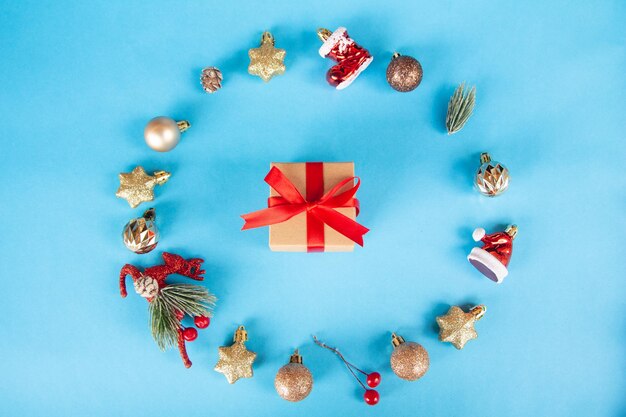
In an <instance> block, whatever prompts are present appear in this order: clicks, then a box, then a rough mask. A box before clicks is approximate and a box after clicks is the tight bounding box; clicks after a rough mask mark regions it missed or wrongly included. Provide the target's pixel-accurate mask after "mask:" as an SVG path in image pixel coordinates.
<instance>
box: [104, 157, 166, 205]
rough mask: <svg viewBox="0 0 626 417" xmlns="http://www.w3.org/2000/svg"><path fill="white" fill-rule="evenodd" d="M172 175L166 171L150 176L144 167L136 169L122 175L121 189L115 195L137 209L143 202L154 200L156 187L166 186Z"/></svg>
mask: <svg viewBox="0 0 626 417" xmlns="http://www.w3.org/2000/svg"><path fill="white" fill-rule="evenodd" d="M170 175H171V174H170V173H169V172H165V171H157V172H155V173H154V174H153V175H148V174H146V171H144V169H143V168H142V167H136V168H135V169H133V170H132V171H131V172H128V173H124V172H123V173H121V174H120V188H118V189H117V193H115V195H116V196H118V197H119V198H124V199H126V201H128V204H130V206H131V207H132V208H135V207H137V206H138V205H139V204H141V203H143V202H146V201H152V200H154V186H155V185H163V184H165V183H166V182H167V180H168V179H169V178H170Z"/></svg>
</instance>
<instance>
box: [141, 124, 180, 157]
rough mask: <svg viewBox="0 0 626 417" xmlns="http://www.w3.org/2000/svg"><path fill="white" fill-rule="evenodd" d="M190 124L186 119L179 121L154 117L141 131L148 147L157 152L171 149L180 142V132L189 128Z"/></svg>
mask: <svg viewBox="0 0 626 417" xmlns="http://www.w3.org/2000/svg"><path fill="white" fill-rule="evenodd" d="M190 127H191V124H190V123H189V122H188V121H186V120H181V121H179V122H177V121H175V120H174V119H170V118H169V117H163V116H159V117H155V118H154V119H152V120H150V121H149V122H148V124H147V125H146V128H145V129H144V131H143V136H144V138H145V139H146V143H147V144H148V146H149V147H151V148H152V149H154V150H155V151H157V152H167V151H171V150H172V149H174V148H175V147H176V145H178V142H180V134H181V133H182V132H184V131H185V130H187V129H189V128H190Z"/></svg>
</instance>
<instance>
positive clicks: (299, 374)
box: [274, 349, 313, 402]
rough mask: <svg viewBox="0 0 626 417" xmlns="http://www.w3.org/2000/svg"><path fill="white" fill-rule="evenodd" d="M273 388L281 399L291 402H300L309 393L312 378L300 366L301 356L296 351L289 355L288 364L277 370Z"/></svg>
mask: <svg viewBox="0 0 626 417" xmlns="http://www.w3.org/2000/svg"><path fill="white" fill-rule="evenodd" d="M274 388H276V392H277V393H278V395H280V397H281V398H282V399H284V400H287V401H292V402H298V401H302V400H304V399H305V398H306V397H307V396H308V395H309V394H310V393H311V390H312V389H313V376H312V375H311V371H309V369H308V368H307V367H306V366H304V365H303V364H302V356H300V354H299V353H298V350H297V349H296V351H295V352H294V353H293V355H291V358H290V359H289V363H288V364H287V365H285V366H283V367H282V368H280V369H279V370H278V373H277V374H276V378H275V379H274Z"/></svg>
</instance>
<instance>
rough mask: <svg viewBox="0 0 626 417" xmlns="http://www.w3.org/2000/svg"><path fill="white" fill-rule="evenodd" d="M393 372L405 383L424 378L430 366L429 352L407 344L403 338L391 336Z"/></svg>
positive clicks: (420, 347)
mask: <svg viewBox="0 0 626 417" xmlns="http://www.w3.org/2000/svg"><path fill="white" fill-rule="evenodd" d="M391 344H392V345H393V352H392V353H391V361H390V362H391V370H392V371H393V373H394V374H396V375H397V376H398V377H400V378H402V379H404V380H405V381H416V380H418V379H420V378H421V377H423V376H424V374H425V373H426V371H428V367H429V365H430V359H429V358H428V352H427V351H426V349H424V347H423V346H422V345H420V344H419V343H415V342H406V341H405V340H404V338H403V337H402V336H398V335H397V334H395V333H392V334H391Z"/></svg>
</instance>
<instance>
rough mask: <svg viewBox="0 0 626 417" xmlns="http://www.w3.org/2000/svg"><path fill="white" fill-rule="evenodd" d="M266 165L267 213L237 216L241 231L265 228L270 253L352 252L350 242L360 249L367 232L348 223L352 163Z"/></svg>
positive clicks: (354, 206) (353, 209)
mask: <svg viewBox="0 0 626 417" xmlns="http://www.w3.org/2000/svg"><path fill="white" fill-rule="evenodd" d="M271 166H272V168H271V170H270V172H269V173H268V174H267V176H266V177H265V182H266V183H268V184H269V185H270V187H271V190H270V199H269V202H268V205H269V208H267V209H264V210H259V211H256V212H253V213H249V214H245V215H243V216H242V217H243V219H244V220H245V224H244V226H243V230H246V229H252V228H255V227H262V226H270V248H271V249H272V250H274V251H289V252H337V251H351V250H353V248H354V243H358V244H359V245H361V246H363V235H364V234H365V233H367V232H368V231H369V229H367V228H366V227H364V226H362V225H360V224H359V223H357V222H356V221H355V220H354V219H355V218H356V216H357V215H358V207H359V205H358V204H359V203H358V200H356V199H355V198H354V195H355V194H356V192H357V190H358V188H359V185H360V181H359V179H358V178H357V177H355V176H354V164H353V163H347V162H346V163H322V162H307V163H295V164H290V163H273V164H271ZM355 179H356V180H357V181H358V182H357V183H356V185H355ZM303 196H306V197H303Z"/></svg>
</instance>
